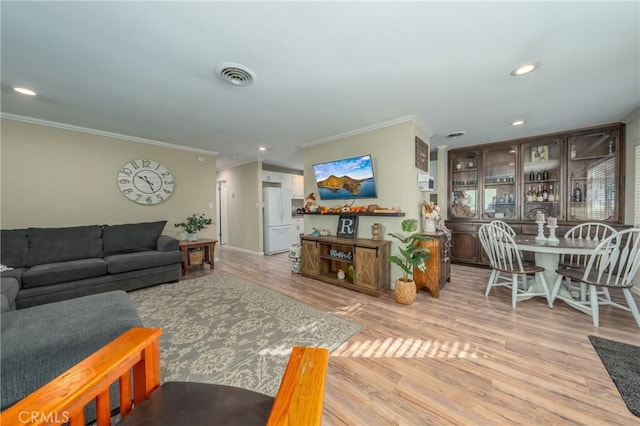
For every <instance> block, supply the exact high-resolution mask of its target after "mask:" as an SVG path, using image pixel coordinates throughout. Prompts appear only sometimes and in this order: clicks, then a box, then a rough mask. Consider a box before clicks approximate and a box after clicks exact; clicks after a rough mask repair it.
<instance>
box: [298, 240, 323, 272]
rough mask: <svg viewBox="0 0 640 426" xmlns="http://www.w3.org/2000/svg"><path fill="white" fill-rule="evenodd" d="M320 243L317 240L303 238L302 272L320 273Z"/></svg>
mask: <svg viewBox="0 0 640 426" xmlns="http://www.w3.org/2000/svg"><path fill="white" fill-rule="evenodd" d="M318 264H319V262H318V245H317V243H316V242H315V241H307V240H302V272H303V273H307V274H317V273H318Z"/></svg>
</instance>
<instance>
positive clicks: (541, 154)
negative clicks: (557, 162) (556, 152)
mask: <svg viewBox="0 0 640 426" xmlns="http://www.w3.org/2000/svg"><path fill="white" fill-rule="evenodd" d="M548 159H549V146H548V145H538V146H532V147H531V162H532V163H536V162H538V161H547V160H548Z"/></svg>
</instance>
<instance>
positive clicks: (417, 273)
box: [413, 232, 451, 297]
mask: <svg viewBox="0 0 640 426" xmlns="http://www.w3.org/2000/svg"><path fill="white" fill-rule="evenodd" d="M422 234H423V235H427V236H429V237H431V238H432V239H431V240H426V241H417V242H416V245H417V246H418V247H426V248H428V249H429V251H430V252H431V257H430V258H429V259H428V260H427V261H426V262H425V263H426V265H425V266H426V271H425V272H422V271H421V270H419V269H418V268H413V280H414V281H415V283H416V288H417V289H418V290H419V289H420V288H422V287H426V288H427V289H429V291H430V292H431V294H432V295H433V297H440V289H442V288H443V287H444V286H445V284H446V283H447V281H450V280H451V256H450V253H449V241H448V239H447V236H446V234H445V233H444V232H423V233H422Z"/></svg>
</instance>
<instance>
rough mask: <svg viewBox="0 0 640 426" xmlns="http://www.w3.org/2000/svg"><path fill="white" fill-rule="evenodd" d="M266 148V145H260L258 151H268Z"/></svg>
mask: <svg viewBox="0 0 640 426" xmlns="http://www.w3.org/2000/svg"><path fill="white" fill-rule="evenodd" d="M266 150H267V148H266V147H264V146H260V147H258V151H266Z"/></svg>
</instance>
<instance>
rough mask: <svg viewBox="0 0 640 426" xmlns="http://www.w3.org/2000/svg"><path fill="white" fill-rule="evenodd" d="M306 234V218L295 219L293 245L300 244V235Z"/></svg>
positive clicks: (292, 233) (292, 228) (292, 229)
mask: <svg viewBox="0 0 640 426" xmlns="http://www.w3.org/2000/svg"><path fill="white" fill-rule="evenodd" d="M303 233H304V218H293V225H292V226H291V244H300V234H303Z"/></svg>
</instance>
